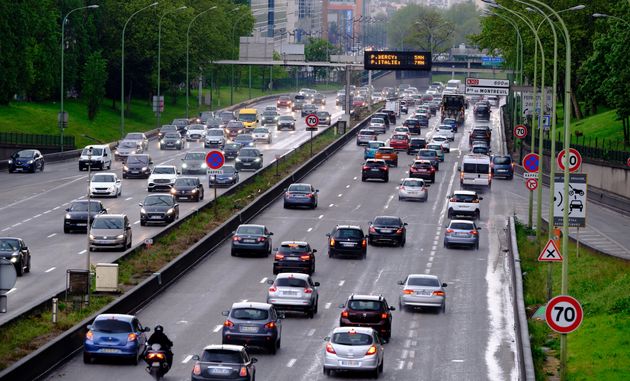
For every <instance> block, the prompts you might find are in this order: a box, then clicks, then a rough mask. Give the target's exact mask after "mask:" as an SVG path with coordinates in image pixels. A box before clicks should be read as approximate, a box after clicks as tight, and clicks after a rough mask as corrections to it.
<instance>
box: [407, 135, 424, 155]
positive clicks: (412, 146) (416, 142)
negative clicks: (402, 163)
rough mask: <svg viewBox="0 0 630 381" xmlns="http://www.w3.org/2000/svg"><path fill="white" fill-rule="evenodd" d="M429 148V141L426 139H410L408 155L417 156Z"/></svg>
mask: <svg viewBox="0 0 630 381" xmlns="http://www.w3.org/2000/svg"><path fill="white" fill-rule="evenodd" d="M426 147H427V140H426V139H425V138H411V139H409V148H407V155H414V154H417V153H418V151H420V150H421V149H424V148H426Z"/></svg>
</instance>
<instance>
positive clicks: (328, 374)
mask: <svg viewBox="0 0 630 381" xmlns="http://www.w3.org/2000/svg"><path fill="white" fill-rule="evenodd" d="M324 374H325V375H326V376H330V369H326V368H324Z"/></svg>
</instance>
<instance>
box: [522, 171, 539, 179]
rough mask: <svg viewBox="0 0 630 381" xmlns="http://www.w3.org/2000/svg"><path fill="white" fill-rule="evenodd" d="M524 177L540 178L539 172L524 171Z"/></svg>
mask: <svg viewBox="0 0 630 381" xmlns="http://www.w3.org/2000/svg"><path fill="white" fill-rule="evenodd" d="M523 178H524V179H536V180H538V172H523Z"/></svg>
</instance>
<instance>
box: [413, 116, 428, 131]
mask: <svg viewBox="0 0 630 381" xmlns="http://www.w3.org/2000/svg"><path fill="white" fill-rule="evenodd" d="M413 118H414V119H416V120H417V121H418V124H419V125H420V128H423V127H425V128H426V127H429V117H428V113H424V114H422V113H420V114H416V115H414V116H413Z"/></svg>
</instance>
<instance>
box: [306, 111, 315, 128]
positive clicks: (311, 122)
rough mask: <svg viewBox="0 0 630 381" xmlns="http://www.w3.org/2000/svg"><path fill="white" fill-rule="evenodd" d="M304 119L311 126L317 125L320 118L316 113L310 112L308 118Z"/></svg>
mask: <svg viewBox="0 0 630 381" xmlns="http://www.w3.org/2000/svg"><path fill="white" fill-rule="evenodd" d="M304 121H305V122H306V125H307V126H309V127H316V126H317V125H318V124H319V118H318V117H317V115H315V114H308V115H307V116H306V118H304Z"/></svg>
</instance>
